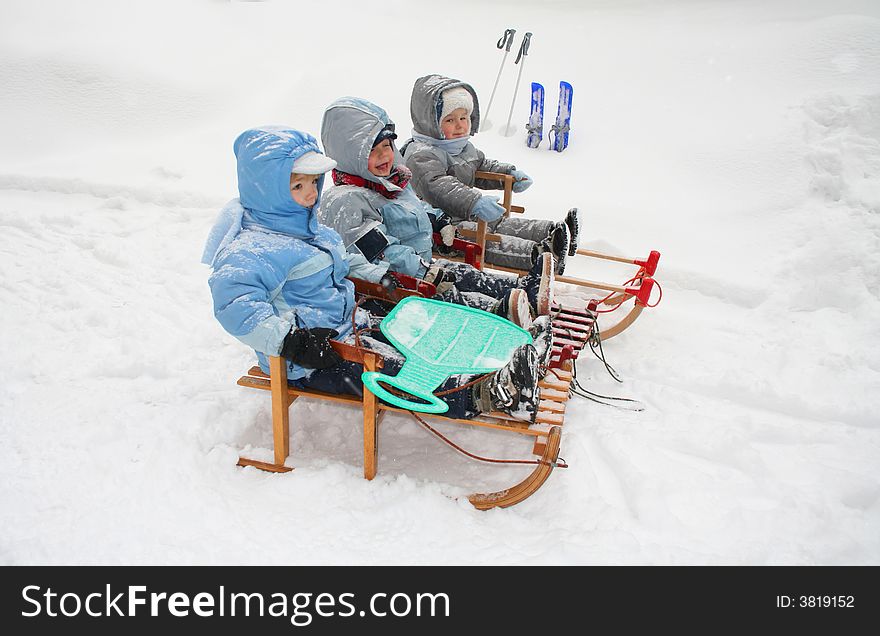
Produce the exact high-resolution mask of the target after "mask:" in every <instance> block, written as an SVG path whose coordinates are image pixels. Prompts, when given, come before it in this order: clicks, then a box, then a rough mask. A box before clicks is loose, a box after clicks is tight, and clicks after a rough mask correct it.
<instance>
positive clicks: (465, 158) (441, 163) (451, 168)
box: [327, 75, 516, 221]
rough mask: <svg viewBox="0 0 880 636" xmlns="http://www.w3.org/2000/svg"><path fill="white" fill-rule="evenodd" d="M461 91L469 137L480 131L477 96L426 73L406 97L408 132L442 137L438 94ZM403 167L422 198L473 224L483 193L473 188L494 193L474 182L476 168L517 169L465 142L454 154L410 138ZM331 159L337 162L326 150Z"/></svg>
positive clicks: (493, 184)
mask: <svg viewBox="0 0 880 636" xmlns="http://www.w3.org/2000/svg"><path fill="white" fill-rule="evenodd" d="M456 87H461V88H463V89H465V90H467V91H468V92H469V93H470V94H471V97H472V98H473V100H474V110H473V112H472V113H471V134H472V135H474V134H476V133H477V132H478V131H479V129H480V106H479V101H478V100H477V93H476V92H475V91H474V89H473V87H471V85H470V84H466V83H465V82H460V81H458V80H454V79H451V78H448V77H443V76H442V75H426V76H424V77H420V78H419V79H417V80H416V82H415V84H414V85H413V90H412V98H411V99H410V115H411V117H412V121H413V132H414V133H416V134H417V135H424V136H426V137H431V138H433V139H438V140H439V139H442V138H443V137H442V134H441V133H440V122H439V121H438V119H439V114H440V113H441V112H442V109H443V103H442V101H443V100H442V93H443V91H445V90H446V89H449V88H456ZM403 150H404V159H405V161H406V166H407V167H408V168H409V169H410V170H412V173H413V179H412V186H413V189H414V190H415V191H416V194H418V195H419V196H420V197H421V198H422V199H424V200H425V201H427V202H428V203H430V204H431V205H432V206H434V207H437V208H440V209H442V210H444V211H445V212H446V213H447V214H449V215H450V216H451V217H453V218H454V219H456V220H459V221H463V220H472V218H473V217H472V214H471V211H472V210H473V208H474V205H475V204H476V202H477V201H478V200H479V199H480V197H481V196H482V194H481V193H480V192H479V190H475V189H474V186H476V187H478V188H481V189H484V190H491V189H498V188H499V187H500V186H499V183H498V182H497V181H487V180H484V179H476V177H475V173H476V172H477V170H485V171H489V172H501V173H504V174H510V173H511V172H512V171H513V170H516V166H513V165H511V164H509V163H502V162H500V161H495V160H494V159H487V158H486V156H485V155H484V154H483V153H482V152H481V151H479V150H477V149H476V148H475V147H474V145H473V144H472V143H470V142H468V143H467V145H465V147H464V149H463V150H462V151H461V152H460V153H459V154H457V155H453V154H450V153H449V152H446V151H445V150H443V149H442V148H440V147H438V146H436V145H432V144H430V143H426V142H425V141H422V140H419V139H418V138H414V139H413V140H412V141H410V142H409V143H407V144H406V146H405V147H404V149H403ZM327 154H329V155H330V156H331V157H333V158H334V159H336V160H337V161H338V158H337V157H336V156H335V155H334V154H333V153H332V152H330V151H329V150H328V153H327Z"/></svg>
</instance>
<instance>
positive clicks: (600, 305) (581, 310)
mask: <svg viewBox="0 0 880 636" xmlns="http://www.w3.org/2000/svg"><path fill="white" fill-rule="evenodd" d="M476 177H477V178H478V179H486V180H490V181H498V182H501V183H503V184H504V195H503V198H502V202H501V205H502V206H503V207H504V208H505V210H506V212H505V216H509V215H510V214H511V213H515V214H521V213H523V212H525V208H523V207H521V206H517V205H513V202H512V201H513V182H514V178H513V177H512V176H511V175H509V174H501V173H498V172H482V171H480V172H477V173H476ZM458 233H459V234H460V235H461V236H462V237H463V238H464V239H465V240H461V241H457V242H455V243H454V244H453V248H455V249H456V250H457V251H460V252H463V253H464V255H463V256H451V257H450V256H445V255H444V256H443V258H447V259H450V260H461V261H465V262H467V263H470V264H471V265H473V266H474V267H476V268H478V269H483V267H484V258H483V256H482V255H483V254H485V251H486V243H487V242H493V241H494V242H499V241H501V236H500V235H498V234H493V233H490V232H489V231H488V224H487V223H486V222H485V221H482V220H481V221H478V222H477V229H476V230H463V229H459V230H458ZM438 240H439V236H436V235H435V243H436V242H438ZM469 242H470V243H473V245H474V246H473V247H467V245H468V243H469ZM576 255H577V256H584V257H587V258H595V259H600V260H605V261H612V262H617V263H625V264H630V265H635V266H636V267H638V270H637V271H636V272H634V273H633V274H632V275H631V276H630V277H629V279H628V280H627V283H625V284H623V285H619V284H612V283H605V282H600V281H594V280H587V279H583V278H577V277H574V276H564V275H563V276H556V280H557V281H559V282H562V283H568V284H571V285H576V286H579V287H585V288H588V289H593V290H597V291H599V292H602V293H604V294H605V295H604V296H603V297H601V298H600V297H597V298H595V299H592V300H591V301H590V302H587V303H586V306H585V307H584V306H582V307H577V306H573V305H567V306H560V305H557V306H556V307H554V311H556V312H562V313H563V314H565V315H566V316H567V317H568V318H571V319H574V318H579V319H581V320H587V319H589V318H590V316H591V314H593V313H594V312H596V311H599V312H600V313H607V312H609V311H610V310H611V309H612V308H613V309H617V308H620V307H622V306H623V305H625V304H627V303H629V302H630V301H632V302H633V304H632V306H631V307H630V309H629V311H627V312H626V313H625V314H623V315H622V317H621V318H620V319H619V320H617V321H616V322H613V323H611V322H610V321H609V324H603V326H601V328H600V329H599V336H600V337H601V338H602V339H603V340H608V339H609V338H613V337H614V336H616V335H617V334H619V333H621V332H622V331H624V330H625V329H626V328H627V327H629V326H630V325H632V324H633V323H634V322H635V321H636V319H637V318H638V317H639V316H640V315H641V313H642V311H643V310H644V309H645V307H649V306H651V305H650V304H649V300H650V297H651V292H652V291H653V289H654V278H653V276H654V273H655V272H656V271H657V264H658V262H659V260H660V252H658V251H656V250H653V251H651V252H650V254H649V255H648V256H647V257H646V258H641V259H640V258H627V257H622V256H614V255H611V254H604V253H602V252H596V251H594V250H585V249H578V250H577V253H576ZM569 258H572V257H569ZM485 266H486V267H488V268H490V269H494V270H497V271H503V272H509V273H513V274H516V275H519V276H522V275H523V274H524V273H525V272H524V271H523V270H518V269H511V268H508V267H501V266H499V265H494V264H492V263H485ZM603 323H604V321H603Z"/></svg>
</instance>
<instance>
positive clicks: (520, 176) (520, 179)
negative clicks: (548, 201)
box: [510, 170, 534, 193]
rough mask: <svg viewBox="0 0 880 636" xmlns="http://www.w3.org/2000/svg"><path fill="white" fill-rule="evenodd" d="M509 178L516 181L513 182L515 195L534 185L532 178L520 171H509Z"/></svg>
mask: <svg viewBox="0 0 880 636" xmlns="http://www.w3.org/2000/svg"><path fill="white" fill-rule="evenodd" d="M510 176H512V177H513V178H514V179H516V181H514V182H513V191H514V192H516V193H520V192H523V191H525V190H528V189H529V187H530V186H531V185H532V183H534V181H532V178H531V177H530V176H529V175H527V174H526V173H525V172H523V171H522V170H513V171H511V173H510Z"/></svg>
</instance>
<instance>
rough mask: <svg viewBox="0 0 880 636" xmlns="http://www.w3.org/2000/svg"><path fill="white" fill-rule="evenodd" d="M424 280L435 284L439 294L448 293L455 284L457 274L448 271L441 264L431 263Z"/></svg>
mask: <svg viewBox="0 0 880 636" xmlns="http://www.w3.org/2000/svg"><path fill="white" fill-rule="evenodd" d="M423 280H424V281H425V282H428V283H431V284H432V285H434V287H436V288H437V294H438V295H439V294H443V293H446V292H447V291H449V290H450V289H451V288H452V286H453V285H455V274H453V273H452V272H447V271H446V270H445V269H443V268H442V267H441V266H440V265H431V266H430V267H429V268H428V272H427V273H426V274H425V276H424V279H423Z"/></svg>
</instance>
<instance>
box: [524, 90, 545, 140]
mask: <svg viewBox="0 0 880 636" xmlns="http://www.w3.org/2000/svg"><path fill="white" fill-rule="evenodd" d="M526 130H528V131H529V134H528V137H526V143H527V144H528V146H529V148H537V147H538V146H540V145H541V138H542V137H543V135H544V87H543V86H541V85H540V84H538V83H537V82H532V111H531V113H530V114H529V123H528V125H527V126H526Z"/></svg>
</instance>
